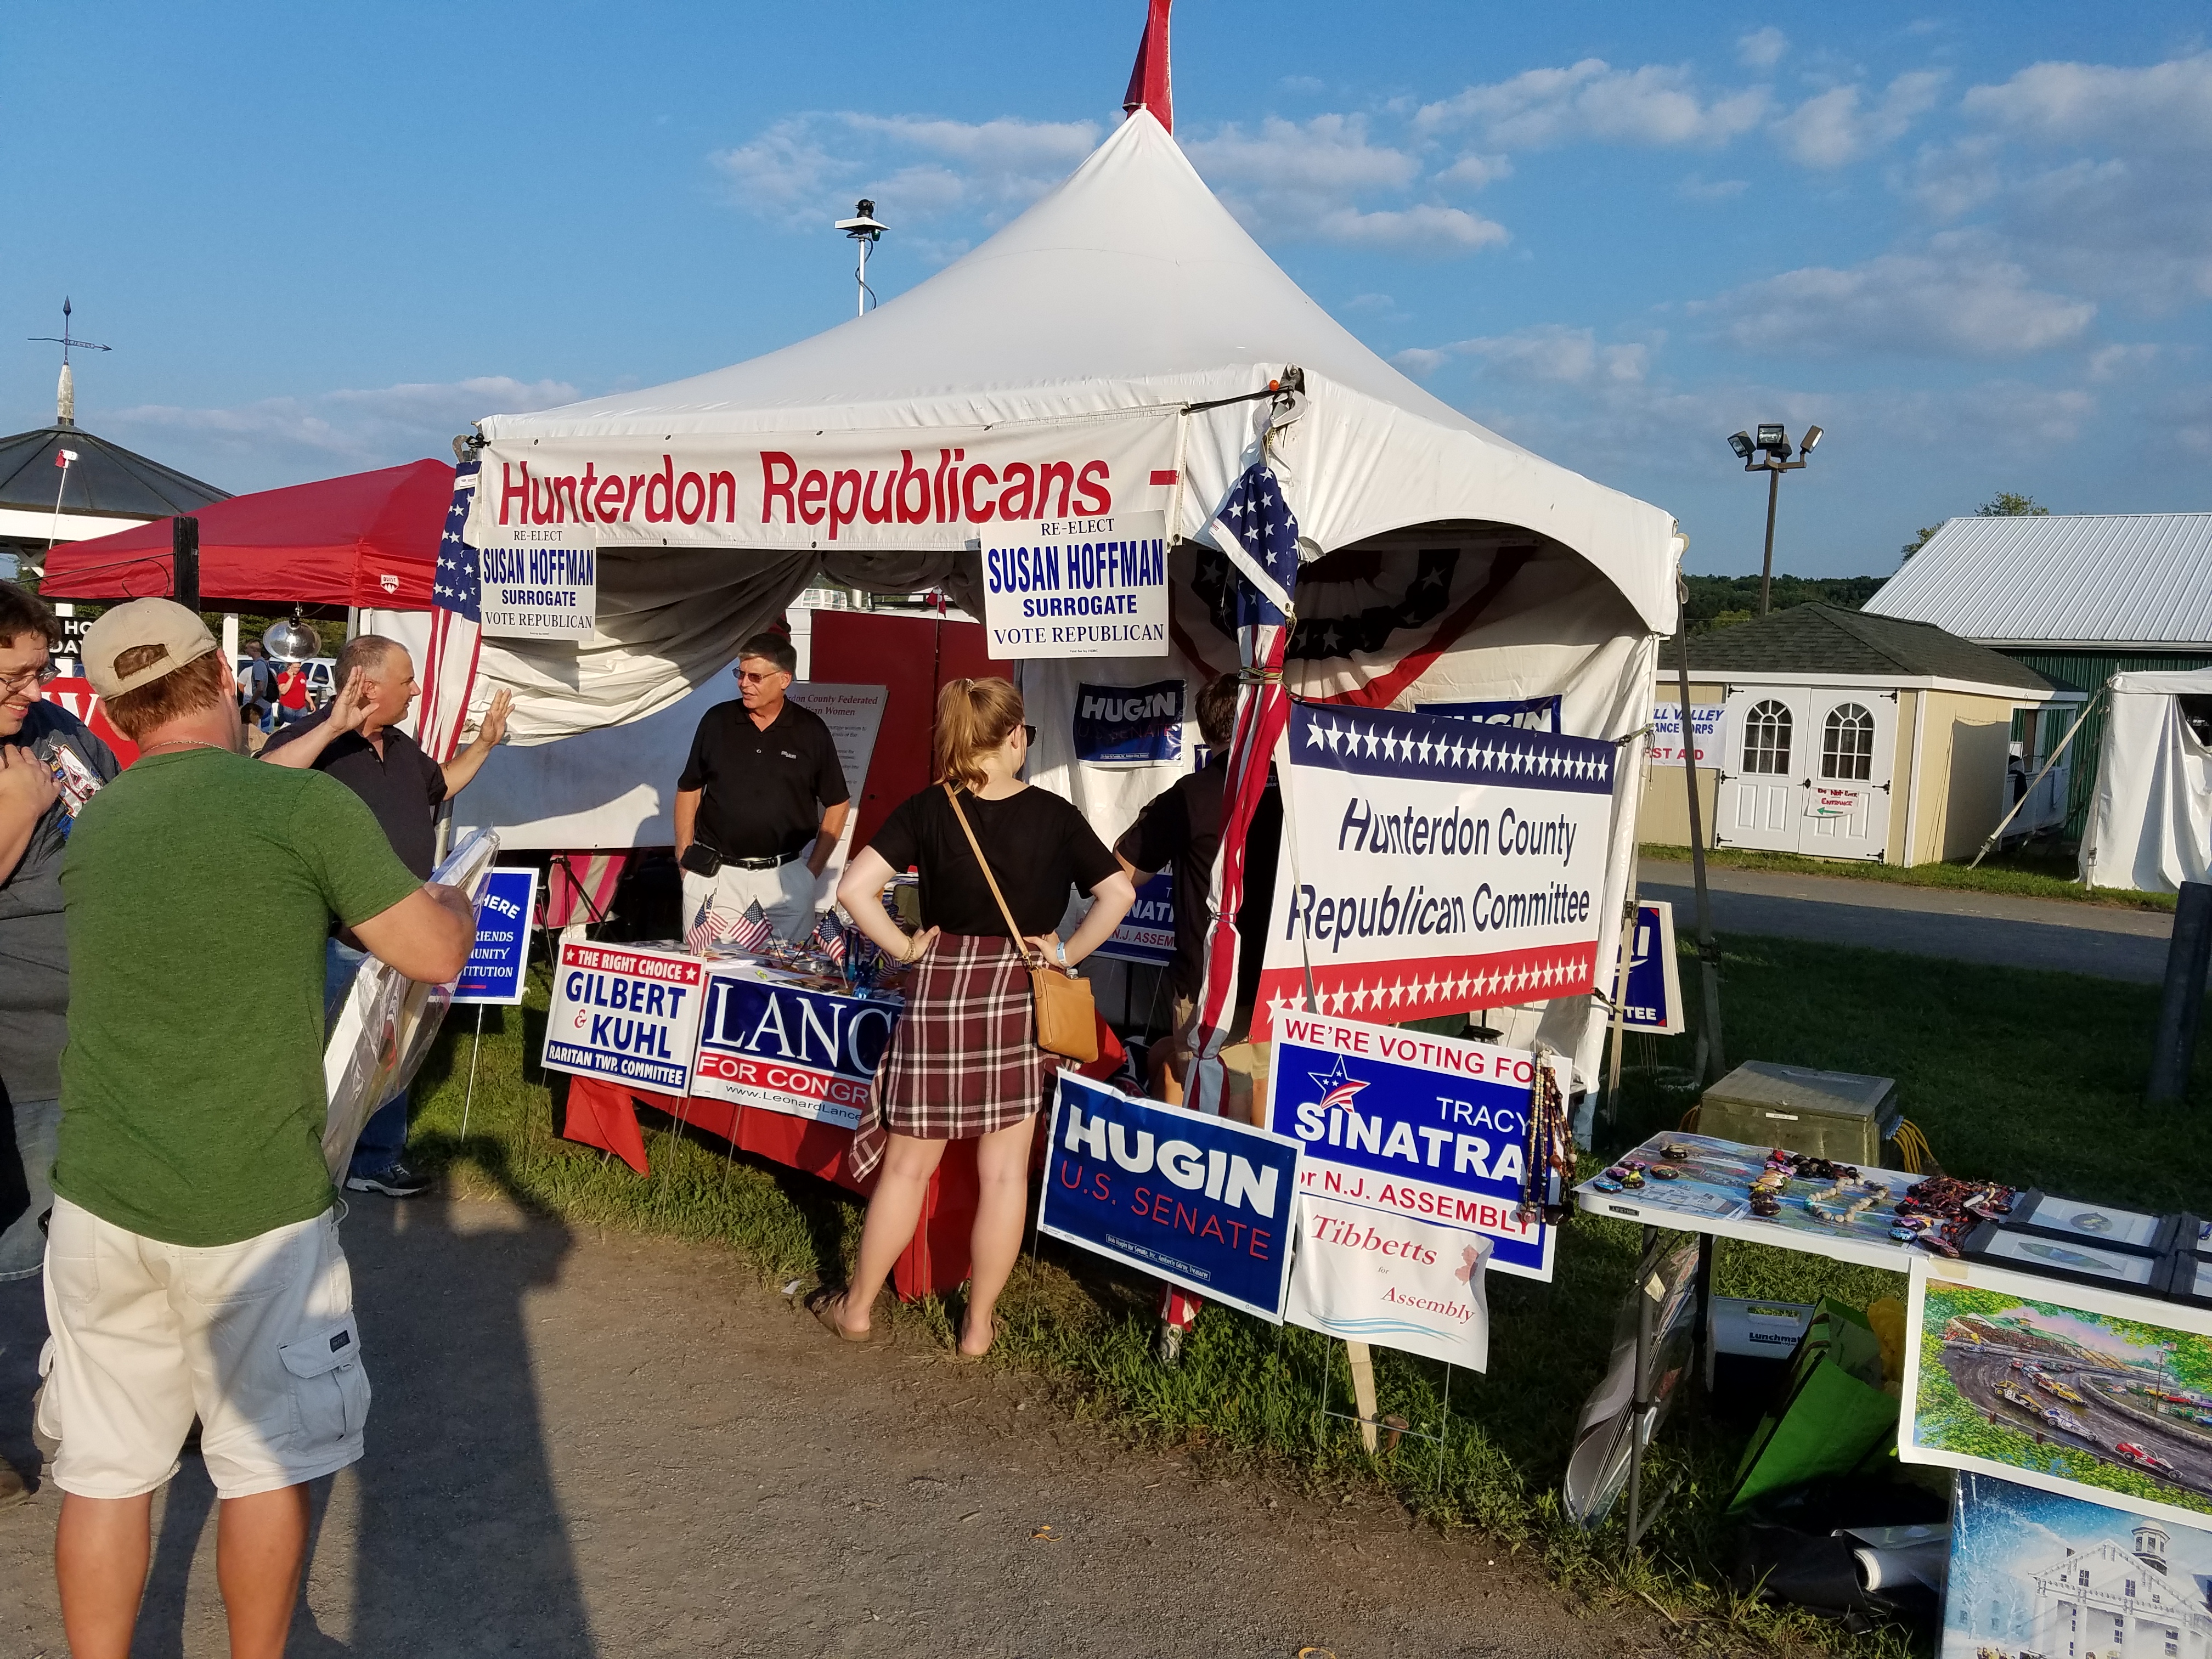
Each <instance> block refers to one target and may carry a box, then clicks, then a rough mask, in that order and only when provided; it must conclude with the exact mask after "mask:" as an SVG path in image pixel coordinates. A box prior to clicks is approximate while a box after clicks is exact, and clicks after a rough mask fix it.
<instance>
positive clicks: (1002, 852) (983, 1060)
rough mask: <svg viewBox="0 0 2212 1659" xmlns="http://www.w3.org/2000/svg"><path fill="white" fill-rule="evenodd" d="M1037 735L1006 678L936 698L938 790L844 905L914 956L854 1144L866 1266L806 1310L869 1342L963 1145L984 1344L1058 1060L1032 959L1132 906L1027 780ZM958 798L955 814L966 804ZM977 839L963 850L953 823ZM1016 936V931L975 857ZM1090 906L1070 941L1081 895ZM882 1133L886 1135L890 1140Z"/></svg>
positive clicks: (1073, 947) (964, 1328) (911, 812)
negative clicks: (912, 906) (902, 897)
mask: <svg viewBox="0 0 2212 1659" xmlns="http://www.w3.org/2000/svg"><path fill="white" fill-rule="evenodd" d="M1029 745H1030V730H1029V728H1028V727H1027V726H1024V725H1023V724H1022V696H1021V693H1020V692H1018V691H1017V690H1014V688H1013V687H1012V685H1011V684H1008V683H1007V682H1006V681H1005V680H1001V679H983V680H952V681H950V682H948V683H947V684H946V685H945V689H944V690H942V691H940V692H939V694H938V698H937V728H936V738H935V743H934V748H935V750H936V753H935V755H934V757H933V759H934V761H935V766H934V768H933V769H934V771H935V772H936V774H937V777H938V780H939V781H938V783H937V784H936V785H935V786H933V787H931V788H928V789H926V790H924V791H923V792H922V793H921V794H918V795H915V796H914V797H912V798H911V799H908V800H907V801H905V802H903V803H902V804H901V805H899V807H898V808H897V809H896V811H893V812H892V813H891V815H890V817H889V818H887V819H886V820H884V827H883V828H882V829H879V830H878V831H877V832H876V836H875V839H874V840H873V841H872V842H870V843H869V844H868V845H867V846H866V847H865V848H862V849H861V850H860V852H859V853H857V854H854V858H853V862H852V865H851V866H850V867H849V868H848V869H847V871H846V872H845V878H844V880H843V881H842V882H841V883H839V884H838V887H837V897H838V899H839V901H840V902H842V904H843V905H844V907H845V908H846V910H847V912H848V914H849V915H851V916H852V917H853V920H854V924H855V925H856V926H857V927H859V928H860V931H861V932H862V933H865V934H866V935H867V937H868V938H869V939H872V940H873V941H874V943H875V944H876V945H878V947H879V948H881V949H882V950H884V951H886V952H888V953H889V954H890V957H892V958H893V959H894V960H896V961H900V962H910V963H918V964H919V965H918V966H917V968H916V969H915V973H914V975H913V977H912V979H911V981H909V982H908V986H907V992H906V1012H905V1014H904V1015H903V1016H902V1018H900V1020H899V1023H898V1026H897V1029H896V1030H894V1031H893V1032H892V1033H891V1040H890V1048H888V1049H887V1050H886V1051H885V1053H884V1061H883V1064H882V1066H880V1067H879V1068H878V1072H877V1074H876V1095H877V1101H878V1121H876V1122H874V1123H872V1124H868V1125H865V1126H864V1127H862V1130H861V1132H860V1134H859V1135H858V1136H856V1137H855V1138H854V1143H853V1157H852V1168H853V1173H854V1175H855V1176H858V1177H860V1178H861V1179H864V1180H865V1179H866V1176H867V1175H868V1173H869V1172H870V1171H871V1170H873V1169H874V1168H875V1167H876V1164H877V1162H878V1160H880V1161H881V1164H882V1168H883V1173H882V1175H881V1176H879V1177H878V1180H877V1182H876V1188H875V1192H874V1194H872V1196H871V1197H870V1199H869V1200H868V1218H867V1224H866V1226H865V1227H864V1228H863V1229H862V1230H861V1234H860V1261H858V1262H857V1263H856V1264H855V1266H854V1270H853V1279H852V1282H851V1284H849V1285H848V1286H847V1287H846V1288H845V1289H844V1290H843V1291H823V1292H822V1293H820V1294H819V1295H818V1296H817V1297H816V1298H815V1300H814V1302H813V1303H812V1304H811V1306H812V1307H813V1310H814V1312H815V1316H816V1317H817V1318H818V1319H820V1320H821V1321H822V1322H823V1324H824V1325H827V1326H829V1328H831V1329H833V1330H835V1331H836V1333H837V1334H839V1335H840V1336H842V1337H844V1338H846V1339H847V1340H850V1341H855V1342H858V1341H865V1340H866V1338H867V1336H868V1334H869V1332H870V1330H871V1328H872V1324H871V1314H872V1309H873V1308H874V1305H875V1299H876V1295H877V1292H878V1291H880V1290H882V1288H883V1284H884V1278H885V1277H886V1276H887V1275H888V1274H889V1273H890V1270H891V1264H892V1263H893V1262H894V1261H897V1259H898V1257H899V1254H900V1252H901V1251H902V1250H904V1249H906V1247H907V1244H908V1242H909V1241H910V1240H912V1238H913V1237H914V1230H915V1225H916V1223H917V1222H918V1221H919V1220H920V1218H921V1204H922V1200H923V1198H924V1197H925V1196H926V1195H927V1193H928V1190H929V1178H930V1176H931V1175H932V1174H933V1173H934V1172H935V1170H936V1169H937V1164H938V1161H939V1159H940V1158H943V1157H944V1155H945V1144H946V1143H947V1142H948V1141H953V1140H973V1141H975V1169H976V1175H977V1177H978V1182H979V1187H980V1190H979V1192H978V1194H977V1197H976V1205H975V1227H974V1230H973V1231H972V1232H971V1234H970V1235H969V1255H970V1257H971V1259H972V1261H974V1264H975V1267H974V1273H973V1277H972V1279H970V1282H969V1294H968V1306H967V1309H966V1311H965V1312H964V1314H963V1316H962V1320H961V1328H960V1352H961V1353H962V1354H963V1355H965V1356H967V1357H968V1358H975V1357H977V1356H978V1355H981V1354H982V1353H983V1352H986V1351H987V1349H988V1348H989V1347H990V1346H991V1340H992V1338H993V1336H994V1334H996V1331H997V1328H998V1327H997V1322H996V1320H995V1319H994V1316H993V1309H994V1307H995V1306H996V1305H997V1303H998V1299H999V1292H1000V1291H1001V1290H1003V1289H1005V1288H1006V1276H1007V1274H1008V1273H1012V1271H1013V1266H1014V1261H1015V1259H1016V1258H1017V1257H1018V1256H1019V1255H1020V1254H1021V1248H1022V1223H1023V1221H1024V1218H1025V1217H1026V1216H1027V1214H1028V1208H1029V1167H1030V1128H1031V1126H1032V1125H1033V1124H1034V1123H1035V1122H1036V1114H1037V1110H1038V1109H1039V1108H1040V1107H1041V1106H1042V1104H1043V1103H1044V1101H1045V1099H1046V1097H1047V1093H1046V1091H1047V1090H1048V1088H1049V1087H1050V1085H1051V1083H1052V1079H1053V1076H1054V1073H1055V1072H1056V1071H1057V1070H1058V1068H1059V1066H1060V1060H1058V1059H1057V1058H1056V1057H1054V1056H1053V1055H1051V1054H1046V1053H1045V1052H1044V1051H1043V1050H1042V1048H1038V1047H1037V1043H1036V1012H1035V1006H1034V1004H1033V1002H1032V1000H1031V999H1032V992H1031V990H1030V977H1029V969H1030V966H1031V965H1032V964H1037V965H1042V964H1046V963H1050V964H1052V965H1054V966H1056V967H1060V968H1066V969H1073V967H1074V965H1075V964H1076V963H1079V962H1081V961H1082V960H1083V959H1084V957H1086V956H1088V955H1090V954H1091V951H1095V950H1096V949H1097V948H1098V946H1099V945H1103V944H1104V943H1105V941H1106V939H1108V938H1109V936H1110V935H1111V934H1112V933H1113V932H1114V930H1115V928H1116V927H1119V926H1120V925H1121V918H1122V917H1123V916H1124V915H1127V913H1128V909H1129V906H1130V905H1131V904H1132V903H1133V902H1135V900H1136V889H1135V888H1133V887H1132V886H1131V885H1130V884H1129V878H1128V877H1127V876H1125V875H1123V874H1122V873H1121V869H1120V867H1119V866H1117V865H1116V864H1115V861H1114V855H1113V854H1111V853H1109V852H1108V851H1107V850H1106V848H1105V845H1104V843H1103V842H1101V841H1100V840H1099V839H1098V837H1097V836H1096V835H1095V834H1093V833H1092V832H1091V826H1090V825H1089V824H1087V823H1085V822H1084V821H1083V815H1082V814H1081V813H1080V812H1079V811H1076V810H1075V807H1074V806H1073V804H1072V803H1070V802H1068V801H1066V800H1064V799H1061V798H1060V796H1058V795H1055V794H1053V793H1050V792H1049V791H1048V790H1043V789H1037V788H1033V787H1030V785H1028V784H1026V783H1024V782H1023V781H1022V778H1021V771H1022V766H1023V763H1024V762H1026V761H1027V760H1028V758H1029ZM956 796H957V805H956V799H955V798H956ZM963 817H965V819H966V820H967V823H968V829H972V830H973V831H974V832H975V846H970V845H969V840H968V832H967V830H963V829H962V828H961V820H962V818H963ZM977 848H981V854H982V857H983V859H984V860H987V862H988V864H989V866H990V876H991V878H996V880H997V882H998V884H999V890H1000V893H1001V894H1003V895H1004V896H1005V898H1006V909H1007V910H1009V911H1012V915H1013V923H1014V927H1015V928H1016V929H1017V930H1018V932H1019V933H1020V935H1021V942H1020V943H1019V944H1017V943H1016V941H1015V939H1014V937H1013V934H1012V933H1010V932H1009V931H1008V928H1007V925H1006V915H1005V913H1004V912H1002V911H1001V910H1000V908H999V902H998V900H997V899H995V898H994V897H993V896H992V895H991V885H990V879H989V878H986V876H985V874H984V871H983V866H981V864H979V863H978V862H977V861H976V849H977ZM909 866H912V867H915V868H918V869H919V870H920V871H921V932H920V933H917V934H916V935H915V937H914V938H912V939H908V937H907V936H906V935H905V934H904V933H901V932H900V931H899V927H898V924H897V923H896V922H895V921H892V920H891V918H890V913H889V912H887V911H886V910H885V909H884V905H883V898H882V895H883V890H884V883H886V882H888V881H889V880H890V878H891V877H892V876H893V875H894V874H896V872H899V871H902V870H904V869H907V868H908V867H909ZM1078 888H1079V889H1081V890H1084V891H1085V892H1087V893H1089V894H1090V895H1091V908H1090V911H1089V913H1088V914H1087V915H1085V917H1084V918H1083V921H1082V922H1081V923H1080V925H1079V926H1078V927H1076V929H1075V931H1074V933H1073V934H1072V935H1071V936H1070V937H1069V938H1067V939H1065V940H1063V939H1061V938H1060V934H1059V931H1058V930H1059V927H1060V919H1061V917H1062V916H1064V915H1066V911H1067V906H1068V899H1069V895H1070V893H1071V891H1072V890H1074V889H1078ZM886 1132H887V1133H886Z"/></svg>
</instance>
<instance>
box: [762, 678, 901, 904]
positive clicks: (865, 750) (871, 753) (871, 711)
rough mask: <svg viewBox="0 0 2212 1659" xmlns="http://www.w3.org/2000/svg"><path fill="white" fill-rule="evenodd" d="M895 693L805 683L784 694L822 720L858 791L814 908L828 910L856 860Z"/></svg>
mask: <svg viewBox="0 0 2212 1659" xmlns="http://www.w3.org/2000/svg"><path fill="white" fill-rule="evenodd" d="M784 696H785V697H786V698H787V699H788V700H789V701H790V702H795V703H797V704H798V705H799V707H800V708H804V709H805V710H806V711H807V712H808V713H810V714H818V715H820V716H821V717H822V723H823V725H824V726H828V727H829V741H830V742H831V743H832V744H836V750H837V765H838V769H840V770H841V771H842V772H843V773H844V775H845V787H846V788H847V789H848V790H850V791H851V792H852V802H853V810H852V811H849V812H848V813H846V814H845V828H844V829H843V830H842V832H841V833H840V834H839V836H838V837H837V850H836V852H834V853H832V854H830V855H829V863H828V864H826V865H824V866H823V868H822V879H821V880H820V882H818V883H817V884H816V886H815V890H814V908H816V909H817V910H826V909H828V908H829V905H830V902H831V901H832V900H833V899H835V898H836V896H837V884H838V882H839V881H840V880H842V878H843V877H844V874H845V865H846V861H847V860H849V859H850V858H851V857H852V856H853V830H854V827H855V826H856V825H858V824H859V823H860V800H861V798H862V797H863V796H864V795H865V794H866V793H867V787H868V765H869V763H870V762H872V760H874V759H875V756H876V734H877V733H878V732H880V731H881V730H882V729H883V725H884V699H885V698H886V697H888V696H890V692H889V690H886V689H885V688H884V687H883V686H880V685H833V684H826V683H824V684H817V683H815V682H813V681H811V680H800V681H799V682H797V683H796V684H793V686H792V687H791V689H790V690H787V691H786V692H785V693H784Z"/></svg>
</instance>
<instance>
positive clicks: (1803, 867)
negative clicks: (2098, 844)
mask: <svg viewBox="0 0 2212 1659" xmlns="http://www.w3.org/2000/svg"><path fill="white" fill-rule="evenodd" d="M1639 850H1640V851H1641V853H1642V854H1643V856H1644V858H1646V859H1652V860H1660V861H1662V862H1664V863H1668V864H1683V865H1686V864H1687V863H1689V861H1690V849H1689V848H1686V847H1662V846H1660V845H1658V844H1656V842H1655V843H1649V844H1646V845H1645V846H1644V847H1643V848H1640V849H1639ZM1705 861H1706V862H1707V863H1708V864H1710V865H1711V866H1714V867H1716V868H1717V869H1724V870H1775V871H1782V872H1787V873H1789V874H1790V875H1793V876H1833V877H1835V878H1838V880H1843V881H1885V882H1888V883H1889V884H1892V885H1893V886H1899V887H1946V888H1949V889H1951V890H1954V891H1957V892H1967V893H2005V894H2009V895H2011V896H2014V897H2015V898H2050V899H2070V900H2072V901H2073V902H2075V903H2077V904H2109V905H2114V906H2117V907H2118V908H2122V909H2128V910H2171V909H2172V908H2173V901H2174V896H2173V895H2172V893H2138V892H2135V891H2133V890H2129V889H2125V888H2119V887H2084V886H2083V885H2082V884H2081V880H2080V878H2078V877H2077V876H2076V875H2075V862H2074V860H2072V859H2071V858H2067V857H2063V856H2060V855H2058V854H2045V853H1992V854H1990V856H1989V857H1987V858H1985V859H1984V860H1982V862H1981V864H1980V865H1979V866H1978V867H1976V868H1974V869H1972V870H1969V869H1968V868H1967V867H1966V860H1964V859H1960V860H1957V861H1956V862H1954V863H1948V864H1915V865H1911V866H1905V865H1898V864H1869V863H1866V862H1863V861H1862V860H1857V859H1808V858H1802V857H1801V856H1799V855H1798V854H1796V853H1761V852H1757V851H1753V850H1752V849H1750V848H1741V847H1717V848H1711V849H1710V850H1709V851H1708V852H1707V853H1706V854H1705Z"/></svg>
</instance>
